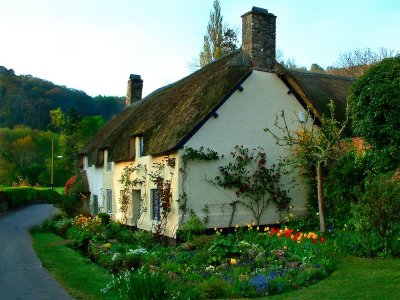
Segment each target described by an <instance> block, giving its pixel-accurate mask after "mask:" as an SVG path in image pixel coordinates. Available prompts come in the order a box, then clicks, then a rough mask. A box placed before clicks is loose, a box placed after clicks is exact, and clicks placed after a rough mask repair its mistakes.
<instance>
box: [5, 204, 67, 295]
mask: <svg viewBox="0 0 400 300" xmlns="http://www.w3.org/2000/svg"><path fill="white" fill-rule="evenodd" d="M54 212H55V208H54V207H53V206H52V205H50V204H37V205H30V206H27V207H24V208H22V209H19V210H17V211H14V212H10V213H7V214H4V215H1V216H0V299H4V300H8V299H29V300H31V299H32V300H36V299H38V300H39V299H40V300H45V299H58V300H67V299H68V300H72V299H73V298H72V297H71V296H70V295H69V294H68V293H67V292H66V291H65V290H64V288H63V287H62V286H61V285H60V284H59V283H58V282H57V281H56V280H55V279H54V278H53V277H51V275H50V274H49V272H48V271H47V270H46V269H45V268H43V267H42V264H41V261H40V260H39V258H38V257H37V255H36V253H35V251H34V250H33V248H32V240H31V237H30V235H29V232H28V230H29V228H30V227H32V226H34V225H36V224H39V223H40V222H41V221H42V220H44V219H45V218H47V217H49V216H50V215H51V214H54Z"/></svg>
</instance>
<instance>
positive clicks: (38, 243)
mask: <svg viewBox="0 0 400 300" xmlns="http://www.w3.org/2000/svg"><path fill="white" fill-rule="evenodd" d="M32 239H33V248H34V249H35V251H36V253H37V255H38V256H39V258H40V259H41V261H42V263H43V266H44V267H45V268H46V269H48V270H49V272H50V273H51V274H52V275H53V276H54V277H55V278H56V279H57V280H58V281H59V282H60V283H61V284H62V285H63V286H64V287H65V288H66V290H67V291H68V292H69V293H70V295H72V297H74V298H76V299H85V300H86V299H118V296H117V294H116V293H114V294H112V293H111V292H110V294H107V295H104V294H102V293H101V291H100V290H101V289H102V288H104V287H105V286H106V285H107V283H108V282H110V281H111V280H112V277H111V275H110V274H109V273H108V272H107V271H106V270H105V269H103V268H101V267H98V266H96V265H94V264H93V263H91V262H90V260H88V259H87V258H85V257H83V256H81V255H80V254H79V252H77V251H74V250H73V249H70V248H68V247H67V246H65V243H63V241H64V240H63V239H62V238H60V237H58V236H56V235H55V234H52V233H38V232H34V233H32Z"/></svg>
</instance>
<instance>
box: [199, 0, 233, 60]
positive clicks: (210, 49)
mask: <svg viewBox="0 0 400 300" xmlns="http://www.w3.org/2000/svg"><path fill="white" fill-rule="evenodd" d="M222 20H223V17H222V15H221V7H220V5H219V1H218V0H214V4H213V10H212V11H211V12H210V21H209V22H208V26H207V34H206V35H205V36H204V43H203V50H202V51H201V52H200V58H199V63H200V67H204V66H205V65H207V64H209V63H210V62H212V61H214V60H216V59H218V58H220V57H221V56H222V55H224V54H227V53H229V52H232V51H235V50H237V41H238V40H237V33H236V32H235V31H234V30H233V29H230V28H228V27H226V26H225V28H224V26H223V25H222Z"/></svg>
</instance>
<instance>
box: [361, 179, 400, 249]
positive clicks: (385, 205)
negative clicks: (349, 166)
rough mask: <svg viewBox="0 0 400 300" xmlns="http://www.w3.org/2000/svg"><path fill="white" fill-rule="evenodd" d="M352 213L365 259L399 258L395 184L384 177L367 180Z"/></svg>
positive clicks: (399, 193)
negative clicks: (372, 257) (383, 255)
mask: <svg viewBox="0 0 400 300" xmlns="http://www.w3.org/2000/svg"><path fill="white" fill-rule="evenodd" d="M390 175H391V174H390ZM353 213H354V220H355V226H356V231H357V232H358V233H359V234H360V237H361V240H362V245H363V248H364V249H365V254H366V255H368V256H375V255H377V254H379V253H383V254H386V255H395V256H398V255H400V245H399V238H400V225H399V218H400V182H399V181H397V180H395V179H393V178H392V177H390V176H389V175H387V174H386V175H379V176H376V177H375V178H372V179H370V180H368V181H367V183H366V186H365V194H363V195H362V196H361V198H360V201H359V203H358V204H357V205H355V207H354V210H353Z"/></svg>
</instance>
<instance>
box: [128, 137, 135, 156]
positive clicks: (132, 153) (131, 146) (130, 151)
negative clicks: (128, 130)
mask: <svg viewBox="0 0 400 300" xmlns="http://www.w3.org/2000/svg"><path fill="white" fill-rule="evenodd" d="M135 144H136V137H135V136H131V137H129V145H128V158H129V159H135V154H136V153H135V152H136V145H135Z"/></svg>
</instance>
